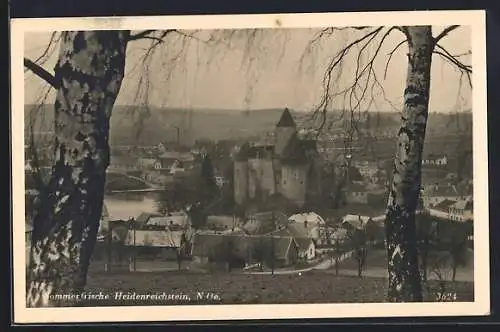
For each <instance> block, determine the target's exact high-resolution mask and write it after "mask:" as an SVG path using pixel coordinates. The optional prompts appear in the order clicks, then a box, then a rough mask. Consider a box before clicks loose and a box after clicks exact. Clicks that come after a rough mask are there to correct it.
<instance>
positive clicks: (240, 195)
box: [233, 145, 248, 205]
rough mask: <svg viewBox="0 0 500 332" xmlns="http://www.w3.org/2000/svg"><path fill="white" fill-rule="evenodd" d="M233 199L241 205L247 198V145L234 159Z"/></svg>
mask: <svg viewBox="0 0 500 332" xmlns="http://www.w3.org/2000/svg"><path fill="white" fill-rule="evenodd" d="M233 180H234V186H233V187H234V200H235V202H236V203H237V204H238V205H242V204H244V203H245V202H246V200H247V198H248V146H247V145H244V146H242V147H241V149H240V151H239V152H238V153H237V154H236V156H235V159H234V179H233Z"/></svg>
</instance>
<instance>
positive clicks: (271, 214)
mask: <svg viewBox="0 0 500 332" xmlns="http://www.w3.org/2000/svg"><path fill="white" fill-rule="evenodd" d="M246 218H247V221H246V223H245V225H244V226H243V228H244V229H245V231H246V232H247V233H249V234H266V233H269V232H272V231H274V230H276V229H279V228H281V227H284V226H286V225H287V224H288V218H287V216H286V215H285V214H284V213H283V212H281V211H267V212H251V213H249V214H248V215H247V217H246Z"/></svg>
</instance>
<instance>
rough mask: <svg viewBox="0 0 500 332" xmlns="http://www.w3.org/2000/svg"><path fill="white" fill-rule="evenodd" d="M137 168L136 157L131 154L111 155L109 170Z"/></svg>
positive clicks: (123, 170)
mask: <svg viewBox="0 0 500 332" xmlns="http://www.w3.org/2000/svg"><path fill="white" fill-rule="evenodd" d="M136 169H137V158H136V157H134V156H131V155H111V157H110V162H109V168H108V170H109V171H122V172H126V171H130V170H136Z"/></svg>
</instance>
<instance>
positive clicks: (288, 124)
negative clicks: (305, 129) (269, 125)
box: [274, 108, 297, 157]
mask: <svg viewBox="0 0 500 332" xmlns="http://www.w3.org/2000/svg"><path fill="white" fill-rule="evenodd" d="M296 133H297V125H296V124H295V121H294V120H293V117H292V114H290V111H289V110H288V108H285V110H284V111H283V114H281V118H280V120H279V121H278V123H277V124H276V128H275V131H274V137H275V138H274V139H275V143H274V153H275V155H276V156H277V157H281V155H282V154H283V150H284V149H285V147H286V146H287V144H288V142H289V141H290V139H291V138H292V136H294V135H295V134H296Z"/></svg>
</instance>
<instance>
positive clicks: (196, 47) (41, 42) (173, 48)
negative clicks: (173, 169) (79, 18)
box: [24, 26, 471, 112]
mask: <svg viewBox="0 0 500 332" xmlns="http://www.w3.org/2000/svg"><path fill="white" fill-rule="evenodd" d="M386 29H387V28H386ZM442 29H443V28H442V27H433V34H434V35H437V34H438V33H439V32H440V31H441V30H442ZM319 31H320V30H319V29H297V28H294V29H261V30H258V31H257V33H256V34H254V35H253V34H250V31H249V30H237V31H235V33H233V34H231V32H230V30H226V31H223V30H216V31H214V30H207V31H201V32H196V34H194V36H195V37H189V36H187V34H193V32H192V31H191V32H190V31H186V32H185V33H183V34H179V33H172V34H169V35H168V37H167V38H166V40H165V42H164V43H162V44H161V45H159V46H158V47H157V48H156V51H155V53H154V54H153V55H152V56H151V57H150V58H149V60H147V61H144V60H142V59H141V57H143V56H144V54H145V50H146V49H147V48H148V47H149V45H150V43H151V42H153V41H152V40H139V41H133V42H130V43H129V45H128V48H127V58H126V75H125V78H124V81H123V84H122V88H121V90H120V94H119V96H118V99H117V101H116V104H118V105H131V104H143V103H148V104H149V105H153V106H160V107H182V108H209V109H235V110H251V109H266V108H284V107H288V108H291V109H294V110H297V111H308V110H311V109H314V107H315V106H317V105H318V103H319V101H320V99H321V96H322V93H323V92H324V90H323V89H324V87H323V84H322V81H323V78H324V75H325V71H326V68H327V66H328V63H329V61H330V60H331V58H332V56H333V55H335V54H336V53H337V52H338V51H339V50H340V49H341V48H343V47H344V46H345V45H347V43H349V42H351V41H352V40H354V39H356V38H358V37H360V36H361V35H362V34H363V33H366V32H363V31H361V32H353V31H352V30H343V31H335V32H334V33H333V34H332V35H330V36H323V37H322V38H321V39H318V40H317V41H316V42H315V43H314V45H313V46H312V47H310V43H311V41H312V40H315V39H314V38H315V37H316V36H317V34H318V32H319ZM384 31H385V30H384ZM251 36H254V38H253V39H251V38H250V37H251ZM381 36H382V33H381V34H380V35H379V36H378V37H377V38H376V39H374V41H373V42H372V43H371V44H370V45H369V46H368V47H367V48H365V49H364V51H363V57H361V64H366V63H367V61H368V60H369V59H371V57H372V56H373V54H374V53H375V50H376V48H377V47H378V42H379V41H380V39H381V38H380V37H381ZM470 37H471V30H470V28H469V27H464V26H462V27H460V28H458V29H456V30H454V31H452V32H451V33H450V34H449V35H448V36H446V37H445V38H444V39H442V40H441V41H440V45H441V46H443V47H444V48H446V49H447V50H448V51H449V52H450V53H451V54H462V53H466V52H467V51H470V50H471V40H470ZM210 38H212V39H210ZM49 40H50V33H31V34H26V35H25V41H24V47H25V57H27V58H30V59H32V60H34V59H36V58H38V57H39V56H40V55H41V54H42V53H43V52H44V49H45V48H46V46H47V45H48V43H49ZM401 40H403V35H402V33H401V32H399V31H397V30H394V31H393V32H391V34H390V35H389V36H388V37H387V38H386V39H385V41H384V43H383V45H382V47H381V48H380V51H379V53H378V56H377V57H376V60H375V62H374V70H375V73H376V75H377V77H378V79H379V81H380V84H381V86H382V87H383V90H384V94H383V93H382V90H381V89H380V88H378V86H375V89H374V90H371V89H370V91H369V92H368V93H367V94H366V96H367V98H364V101H363V102H361V108H362V109H370V110H372V109H373V110H380V111H391V110H399V109H400V108H401V105H402V101H403V99H402V97H403V91H404V87H405V79H406V70H407V57H406V52H407V46H406V45H403V46H401V47H399V48H398V49H397V51H396V52H395V53H394V54H393V55H392V57H391V61H390V63H389V65H388V68H387V74H386V76H385V78H384V68H385V66H386V62H387V60H388V58H389V53H390V52H391V51H392V50H393V49H394V47H395V46H396V45H397V44H398V43H399V42H400V41H401ZM251 41H253V43H251ZM308 46H309V47H308ZM52 50H53V52H49V55H50V56H49V57H48V58H47V59H46V61H45V62H44V63H43V67H44V68H45V69H47V70H48V71H50V72H53V68H54V65H55V63H56V61H57V55H58V47H57V45H55V46H54V48H53V49H52ZM358 53H359V47H358V48H357V49H356V48H353V49H352V51H351V53H350V54H349V55H348V56H347V57H346V59H345V61H344V63H343V66H342V71H341V72H339V71H337V70H336V71H334V76H335V77H337V79H336V80H335V82H334V84H332V86H333V88H332V89H333V90H331V91H333V92H336V91H340V90H343V89H344V88H345V87H346V86H347V85H348V84H352V79H353V77H354V73H355V64H356V61H357V54H358ZM461 60H462V61H463V62H464V63H468V64H470V61H471V56H470V55H468V56H465V57H463V58H461ZM432 61H433V62H432V72H431V96H430V110H431V111H433V112H456V111H463V110H469V109H470V108H471V90H470V87H469V85H468V83H467V80H466V79H465V77H464V79H463V80H460V74H459V72H458V71H457V70H456V69H455V68H453V67H452V66H451V65H449V64H448V63H447V62H445V61H444V60H443V59H441V58H440V57H439V56H437V55H434V56H433V59H432ZM140 82H142V84H141V83H140ZM145 82H149V84H146V83H145ZM360 83H362V84H363V83H365V81H361V82H360ZM146 86H148V87H149V88H146ZM368 86H370V87H371V83H370V84H369V85H368ZM45 88H46V84H45V82H43V81H42V80H41V79H39V78H37V77H36V76H34V75H33V74H31V73H30V72H26V73H25V103H26V104H32V103H36V102H37V100H39V98H40V96H41V95H43V90H44V89H45ZM52 101H53V94H52V95H50V96H49V99H48V102H52ZM331 107H332V108H333V109H335V108H343V107H345V103H344V101H343V99H342V98H336V99H334V101H333V104H332V106H331Z"/></svg>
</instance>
